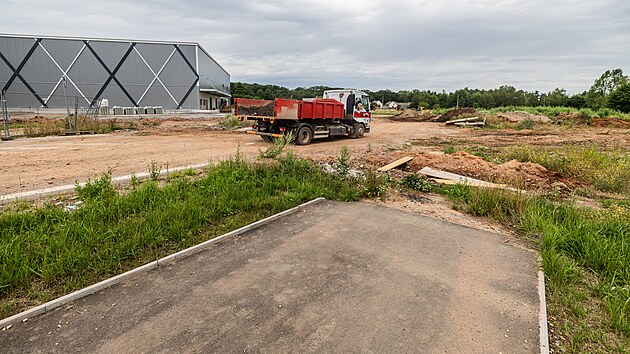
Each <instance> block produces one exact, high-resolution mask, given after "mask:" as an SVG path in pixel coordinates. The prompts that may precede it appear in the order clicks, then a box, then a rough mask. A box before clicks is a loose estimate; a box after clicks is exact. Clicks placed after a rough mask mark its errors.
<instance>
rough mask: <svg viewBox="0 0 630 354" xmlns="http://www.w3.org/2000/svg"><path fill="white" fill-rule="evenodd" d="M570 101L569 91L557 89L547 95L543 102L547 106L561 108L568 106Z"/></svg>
mask: <svg viewBox="0 0 630 354" xmlns="http://www.w3.org/2000/svg"><path fill="white" fill-rule="evenodd" d="M568 100H569V98H568V97H567V90H565V89H560V88H557V89H555V90H553V91H551V92H549V93H548V94H546V95H545V96H544V97H543V99H542V102H543V104H544V105H545V106H552V107H559V106H566V105H567V101H568Z"/></svg>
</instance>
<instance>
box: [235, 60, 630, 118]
mask: <svg viewBox="0 0 630 354" xmlns="http://www.w3.org/2000/svg"><path fill="white" fill-rule="evenodd" d="M338 88H339V87H329V86H313V87H297V88H295V89H289V88H286V87H282V86H277V85H261V84H250V83H243V82H233V83H232V84H231V91H232V97H242V98H255V99H266V100H271V99H274V98H293V99H303V98H310V97H322V95H323V92H324V91H325V90H332V89H338ZM364 91H366V92H368V93H369V95H370V98H371V99H372V101H375V100H379V101H381V102H382V103H386V102H390V101H394V102H408V103H411V107H412V108H419V107H422V108H427V109H435V108H450V107H456V106H458V107H475V108H485V109H490V108H495V107H504V106H529V107H537V106H567V107H574V108H578V109H580V108H592V109H600V108H613V109H617V110H620V111H622V112H626V113H628V112H630V80H629V79H628V76H626V75H624V74H623V71H622V70H621V69H614V70H607V71H606V72H604V73H603V74H602V75H601V76H600V77H599V78H597V79H596V80H595V82H594V83H593V85H592V86H591V88H590V89H589V90H588V91H584V92H581V93H578V94H574V95H568V94H567V92H566V90H565V89H562V88H557V89H555V90H553V91H550V92H539V91H533V92H532V91H525V90H517V89H516V88H515V87H513V86H501V87H499V88H496V89H470V88H467V87H466V88H463V89H459V90H456V91H454V92H446V91H442V92H437V91H431V90H419V89H414V90H401V91H397V92H396V91H391V90H378V91H370V90H364Z"/></svg>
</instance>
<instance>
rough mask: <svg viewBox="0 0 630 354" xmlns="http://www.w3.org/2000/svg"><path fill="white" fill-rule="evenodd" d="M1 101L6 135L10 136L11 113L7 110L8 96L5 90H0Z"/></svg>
mask: <svg viewBox="0 0 630 354" xmlns="http://www.w3.org/2000/svg"><path fill="white" fill-rule="evenodd" d="M0 103H1V104H2V118H3V121H4V136H5V137H6V138H9V114H8V112H7V97H6V93H5V92H4V90H2V91H0Z"/></svg>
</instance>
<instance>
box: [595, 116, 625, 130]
mask: <svg viewBox="0 0 630 354" xmlns="http://www.w3.org/2000/svg"><path fill="white" fill-rule="evenodd" d="M591 126H593V127H608V128H630V122H628V121H625V120H621V119H617V118H595V119H593V121H592V122H591Z"/></svg>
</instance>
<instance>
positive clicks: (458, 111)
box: [433, 108, 477, 122]
mask: <svg viewBox="0 0 630 354" xmlns="http://www.w3.org/2000/svg"><path fill="white" fill-rule="evenodd" d="M475 114H477V111H476V110H475V109H474V108H453V109H451V110H450V111H447V112H446V113H444V114H442V115H440V116H438V117H437V118H435V119H433V121H434V122H446V121H449V120H451V119H455V118H468V117H472V116H474V115H475Z"/></svg>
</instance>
